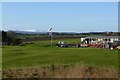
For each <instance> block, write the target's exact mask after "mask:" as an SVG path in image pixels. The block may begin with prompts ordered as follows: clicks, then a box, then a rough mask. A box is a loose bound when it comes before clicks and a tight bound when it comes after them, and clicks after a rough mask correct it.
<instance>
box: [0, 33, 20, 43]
mask: <svg viewBox="0 0 120 80" xmlns="http://www.w3.org/2000/svg"><path fill="white" fill-rule="evenodd" d="M0 33H2V45H19V44H21V39H19V38H17V36H16V33H15V32H14V31H2V32H0Z"/></svg>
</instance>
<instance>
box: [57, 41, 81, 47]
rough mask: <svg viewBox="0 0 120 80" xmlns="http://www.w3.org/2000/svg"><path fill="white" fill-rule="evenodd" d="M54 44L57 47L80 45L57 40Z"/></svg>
mask: <svg viewBox="0 0 120 80" xmlns="http://www.w3.org/2000/svg"><path fill="white" fill-rule="evenodd" d="M56 46H57V47H80V44H75V43H65V42H58V43H57V45H56Z"/></svg>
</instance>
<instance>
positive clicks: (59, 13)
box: [2, 2, 118, 32]
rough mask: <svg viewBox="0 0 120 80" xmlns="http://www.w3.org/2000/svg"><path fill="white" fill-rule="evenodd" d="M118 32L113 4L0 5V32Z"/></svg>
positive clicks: (23, 3)
mask: <svg viewBox="0 0 120 80" xmlns="http://www.w3.org/2000/svg"><path fill="white" fill-rule="evenodd" d="M50 27H52V28H53V31H55V32H57V31H59V32H100V31H102V32H104V31H118V3H117V2H4V3H2V29H3V30H25V31H40V32H47V31H48V29H49V28H50Z"/></svg>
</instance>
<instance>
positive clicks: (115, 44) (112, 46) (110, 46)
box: [56, 41, 120, 49]
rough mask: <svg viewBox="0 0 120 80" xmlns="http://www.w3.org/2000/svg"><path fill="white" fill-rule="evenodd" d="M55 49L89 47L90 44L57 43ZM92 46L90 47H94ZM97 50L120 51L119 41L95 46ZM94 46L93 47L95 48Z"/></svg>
mask: <svg viewBox="0 0 120 80" xmlns="http://www.w3.org/2000/svg"><path fill="white" fill-rule="evenodd" d="M56 46H57V47H91V46H90V44H75V43H65V42H58V43H57V45H56ZM94 46H95V45H93V46H92V47H94ZM96 46H97V48H108V49H120V41H114V42H113V43H107V44H104V45H103V44H102V45H100V44H96ZM96 46H95V47H96Z"/></svg>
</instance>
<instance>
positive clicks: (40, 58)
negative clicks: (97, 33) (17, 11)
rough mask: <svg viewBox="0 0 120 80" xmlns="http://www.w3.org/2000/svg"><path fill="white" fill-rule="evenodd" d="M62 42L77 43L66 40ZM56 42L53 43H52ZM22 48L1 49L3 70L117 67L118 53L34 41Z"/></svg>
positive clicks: (6, 47)
mask: <svg viewBox="0 0 120 80" xmlns="http://www.w3.org/2000/svg"><path fill="white" fill-rule="evenodd" d="M62 41H64V42H72V43H73V42H79V41H80V40H79V39H72V40H71V39H66V40H62ZM56 42H58V40H56V41H54V43H56ZM33 43H34V44H26V45H24V46H4V47H3V48H2V60H3V62H2V63H3V64H2V67H3V69H10V68H25V67H39V66H43V65H51V64H85V65H88V66H101V67H103V66H104V67H109V68H117V67H118V51H117V50H108V49H98V48H58V47H56V46H52V47H51V46H48V44H50V42H49V41H35V42H33Z"/></svg>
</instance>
